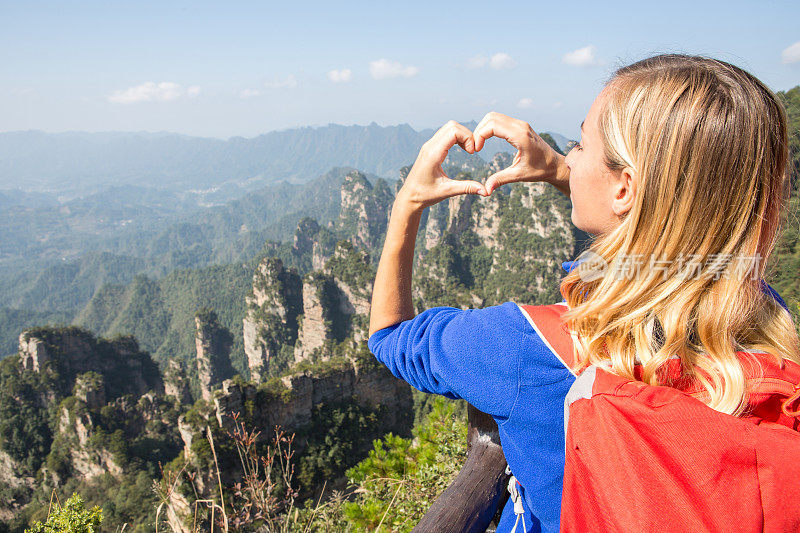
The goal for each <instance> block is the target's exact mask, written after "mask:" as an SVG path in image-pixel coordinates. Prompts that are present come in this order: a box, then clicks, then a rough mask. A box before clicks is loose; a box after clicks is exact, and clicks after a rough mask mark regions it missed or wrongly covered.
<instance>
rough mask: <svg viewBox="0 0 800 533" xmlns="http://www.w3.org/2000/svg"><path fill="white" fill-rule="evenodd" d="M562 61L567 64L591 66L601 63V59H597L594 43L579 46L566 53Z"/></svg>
mask: <svg viewBox="0 0 800 533" xmlns="http://www.w3.org/2000/svg"><path fill="white" fill-rule="evenodd" d="M562 61H563V62H564V63H566V64H567V65H573V66H576V67H591V66H596V65H600V60H599V59H597V49H596V48H595V46H594V45H593V44H590V45H589V46H584V47H583V48H578V49H577V50H573V51H572V52H567V53H566V54H564V57H563V58H562Z"/></svg>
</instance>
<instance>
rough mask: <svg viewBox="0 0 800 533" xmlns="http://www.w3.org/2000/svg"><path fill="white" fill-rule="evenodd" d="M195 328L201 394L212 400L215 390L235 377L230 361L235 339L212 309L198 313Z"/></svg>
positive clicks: (205, 398) (204, 397)
mask: <svg viewBox="0 0 800 533" xmlns="http://www.w3.org/2000/svg"><path fill="white" fill-rule="evenodd" d="M195 326H196V330H197V333H196V336H195V341H196V347H197V377H198V380H199V381H200V393H201V395H202V397H203V399H204V400H210V399H211V393H212V391H213V389H214V388H215V387H216V386H217V385H219V384H220V383H222V381H223V380H225V379H228V378H230V377H231V376H233V367H232V366H231V359H230V352H231V344H232V343H233V337H232V336H231V333H230V331H228V330H227V329H225V328H223V327H222V326H220V325H219V322H218V320H217V314H216V313H215V312H214V311H212V310H210V309H202V310H200V311H199V312H198V314H197V316H195Z"/></svg>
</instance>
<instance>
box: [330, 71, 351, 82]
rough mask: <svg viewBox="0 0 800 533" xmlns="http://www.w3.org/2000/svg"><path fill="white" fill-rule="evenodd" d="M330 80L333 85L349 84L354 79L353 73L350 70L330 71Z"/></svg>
mask: <svg viewBox="0 0 800 533" xmlns="http://www.w3.org/2000/svg"><path fill="white" fill-rule="evenodd" d="M328 79H329V80H331V81H332V82H333V83H347V82H349V81H350V80H352V79H353V72H352V71H351V70H350V69H349V68H343V69H341V70H336V69H334V70H329V71H328Z"/></svg>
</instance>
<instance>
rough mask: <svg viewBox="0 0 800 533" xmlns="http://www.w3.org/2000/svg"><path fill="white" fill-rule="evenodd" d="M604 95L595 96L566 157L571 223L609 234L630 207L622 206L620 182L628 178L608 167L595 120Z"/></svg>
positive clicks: (586, 229) (624, 204)
mask: <svg viewBox="0 0 800 533" xmlns="http://www.w3.org/2000/svg"><path fill="white" fill-rule="evenodd" d="M607 94H608V89H607V88H606V89H603V91H601V92H600V94H599V95H598V96H597V98H595V100H594V102H593V103H592V107H591V108H589V113H588V114H587V115H586V119H585V120H584V121H583V124H582V125H581V141H580V143H579V144H578V145H576V146H575V147H574V148H573V149H572V150H570V151H569V153H568V154H567V158H566V164H567V166H568V167H569V169H570V173H569V188H570V195H569V197H570V200H572V223H573V224H575V226H577V227H578V228H580V229H582V230H583V231H586V232H588V233H591V234H593V235H601V234H604V233H608V232H610V231H612V230H613V229H614V228H616V227H617V226H619V224H620V222H621V219H620V215H621V214H623V213H624V212H626V211H627V210H628V209H629V207H628V208H627V209H626V208H625V206H626V205H627V202H626V196H625V195H626V190H625V188H624V187H623V185H624V183H625V182H626V181H627V180H626V179H625V177H624V176H623V175H622V174H623V172H622V171H617V172H614V171H612V170H610V169H609V168H608V167H607V166H606V164H605V160H604V150H603V142H602V140H601V137H600V129H599V128H600V125H599V120H598V119H599V116H600V112H601V111H602V109H603V105H604V102H605V98H606V96H607ZM629 193H630V190H628V191H627V194H629ZM620 200H621V202H620Z"/></svg>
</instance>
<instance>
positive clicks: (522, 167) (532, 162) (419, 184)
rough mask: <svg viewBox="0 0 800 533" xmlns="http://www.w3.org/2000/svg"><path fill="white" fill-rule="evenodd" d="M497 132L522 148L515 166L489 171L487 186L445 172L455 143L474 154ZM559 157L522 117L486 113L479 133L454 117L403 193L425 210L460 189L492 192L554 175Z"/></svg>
mask: <svg viewBox="0 0 800 533" xmlns="http://www.w3.org/2000/svg"><path fill="white" fill-rule="evenodd" d="M491 137H498V138H501V139H505V140H506V141H507V142H508V143H509V144H511V145H512V146H513V147H514V148H516V149H517V154H516V155H515V156H514V161H513V162H512V164H511V166H510V167H508V168H505V169H503V170H501V171H499V172H496V173H495V174H492V175H491V176H489V177H488V178H487V179H486V184H485V185H484V184H482V183H480V182H477V181H470V180H453V179H450V178H449V177H448V176H447V174H445V172H444V170H443V169H442V163H444V160H445V158H446V157H447V152H448V150H450V148H452V147H453V146H455V145H456V144H458V145H459V146H460V147H461V148H462V149H464V151H466V152H467V153H470V154H472V153H475V152H478V151H480V150H481V149H482V148H483V146H484V143H485V142H486V140H487V139H489V138H491ZM559 157H560V156H559V154H558V153H557V152H556V151H555V150H553V149H552V148H551V147H550V145H548V144H547V143H546V142H544V140H542V138H541V137H539V135H537V134H536V132H535V131H533V128H531V126H530V125H529V124H528V123H527V122H524V121H522V120H517V119H514V118H511V117H509V116H506V115H502V114H500V113H495V112H491V113H488V114H487V115H486V116H485V117H483V119H482V120H481V121H480V123H479V124H478V125H477V126H476V127H475V131H474V132H472V131H469V130H468V129H467V128H466V127H464V126H463V125H461V124H459V123H458V122H455V121H452V120H451V121H449V122H448V123H447V124H445V125H444V126H442V127H441V128H439V130H438V131H437V132H436V133H435V134H434V135H433V137H431V138H430V139H429V140H428V141H427V142H426V143H425V144H423V145H422V148H421V149H420V151H419V155H418V156H417V160H416V161H415V162H414V166H413V167H412V168H411V171H410V172H409V174H408V177H407V178H406V180H405V182H404V183H403V187H402V188H401V189H400V191H399V192H398V197H401V196H402V198H403V199H405V200H406V201H408V202H409V203H410V204H411V205H413V206H414V207H416V208H418V209H420V210H421V209H424V208H425V207H428V206H430V205H434V204H436V203H439V202H440V201H442V200H444V199H446V198H449V197H451V196H457V195H459V194H479V195H481V196H489V195H490V194H491V193H492V191H493V190H494V189H496V188H497V187H499V186H501V185H505V184H506V183H514V182H519V181H548V180H550V179H552V178H554V177H555V175H556V173H557V170H558V163H559V161H558V158H559Z"/></svg>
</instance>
